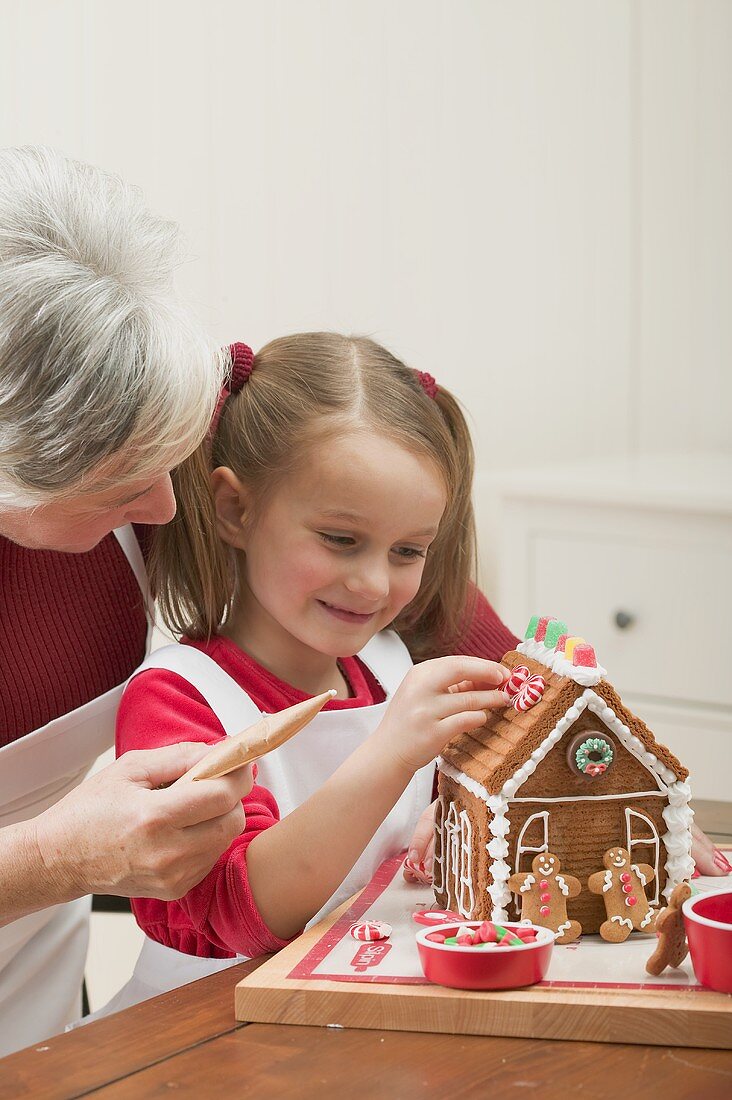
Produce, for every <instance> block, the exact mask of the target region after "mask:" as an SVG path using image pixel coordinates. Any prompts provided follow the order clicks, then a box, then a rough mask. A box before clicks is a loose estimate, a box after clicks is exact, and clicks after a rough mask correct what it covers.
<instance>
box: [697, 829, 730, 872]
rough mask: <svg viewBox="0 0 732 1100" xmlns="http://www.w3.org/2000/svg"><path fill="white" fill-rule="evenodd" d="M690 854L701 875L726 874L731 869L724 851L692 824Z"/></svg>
mask: <svg viewBox="0 0 732 1100" xmlns="http://www.w3.org/2000/svg"><path fill="white" fill-rule="evenodd" d="M691 854H692V856H693V857H694V862H695V863H696V866H697V870H698V871H699V873H700V874H702V875H728V874H729V873H730V871H731V870H732V867H730V864H729V861H728V860H727V857H726V856H725V854H724V852H721V851H720V850H719V848H717V847H716V845H715V844H714V842H713V841H711V840H710V839H709V837H708V836H707V835H706V833H703V832H702V830H701V829H700V828H699V826H698V825H694V824H692V826H691Z"/></svg>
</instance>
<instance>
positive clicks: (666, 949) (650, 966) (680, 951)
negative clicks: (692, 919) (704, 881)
mask: <svg viewBox="0 0 732 1100" xmlns="http://www.w3.org/2000/svg"><path fill="white" fill-rule="evenodd" d="M690 897H691V886H689V883H688V882H680V883H679V885H678V886H675V887H674V890H673V893H672V894H671V897H670V898H669V902H668V905H667V906H666V908H665V909H662V910H661V912H660V913H659V914H658V916H657V917H656V931H657V932H658V946H657V947H656V950H655V951H654V952H653V954H652V955H651V957H650V959H649V960H648V962H647V963H646V970H647V971H648V973H649V974H653V976H654V977H656V978H657V977H658V976H659V974H663V972H664V970H665V969H666V967H667V966H674V967H676V966H681V964H682V962H683V961H684V959H685V958H686V956H687V954H688V951H689V947H688V944H687V942H686V933H685V932H684V917H683V914H682V912H681V906H682V905H683V904H684V902H685V901H686V900H687V898H690Z"/></svg>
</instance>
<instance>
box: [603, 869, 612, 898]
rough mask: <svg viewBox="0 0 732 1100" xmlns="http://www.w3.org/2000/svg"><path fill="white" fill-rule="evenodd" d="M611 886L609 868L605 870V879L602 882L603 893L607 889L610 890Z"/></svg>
mask: <svg viewBox="0 0 732 1100" xmlns="http://www.w3.org/2000/svg"><path fill="white" fill-rule="evenodd" d="M612 888H613V873H612V871H611V870H607V871H606V872H605V881H604V882H603V884H602V892H603V894H606V893H607V892H608V890H612Z"/></svg>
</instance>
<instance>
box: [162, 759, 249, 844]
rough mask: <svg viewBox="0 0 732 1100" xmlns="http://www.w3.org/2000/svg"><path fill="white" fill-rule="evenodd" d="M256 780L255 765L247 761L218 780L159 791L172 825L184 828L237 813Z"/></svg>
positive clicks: (180, 785)
mask: <svg viewBox="0 0 732 1100" xmlns="http://www.w3.org/2000/svg"><path fill="white" fill-rule="evenodd" d="M253 783H254V779H253V776H252V766H251V764H247V765H246V766H245V767H243V768H237V770H236V771H233V772H229V774H228V775H222V776H220V777H219V778H218V779H201V780H199V781H198V782H197V783H175V784H174V785H173V786H172V787H168V788H167V789H166V790H164V791H159V792H156V794H158V795H159V797H160V799H161V802H164V805H165V811H166V813H167V815H168V821H169V823H170V825H172V826H173V827H174V828H178V829H183V828H190V827H191V826H192V825H198V824H200V823H201V822H205V821H212V820H215V819H217V818H221V817H225V816H226V815H227V814H230V813H231V812H232V811H234V812H236V811H237V807H238V808H239V809H241V800H242V799H243V798H246V796H247V795H248V794H249V792H250V791H251V789H252V786H253ZM242 816H243V815H242ZM242 823H243V822H242ZM239 831H241V830H239ZM234 835H235V836H236V835H238V834H236V833H235V834H234Z"/></svg>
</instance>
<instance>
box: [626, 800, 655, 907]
mask: <svg viewBox="0 0 732 1100" xmlns="http://www.w3.org/2000/svg"><path fill="white" fill-rule="evenodd" d="M625 831H626V844H625V847H626V848H627V849H628V852H629V853H630V861H631V863H648V864H650V866H651V867H652V868H653V871H654V876H655V877H654V879H653V882H652V883H650V882H649V883H648V886H647V887H646V897H647V898H648V901H649V902H650V904H651V905H654V906H655V905H658V900H659V897H660V889H661V886H660V882H659V878H660V876H659V862H660V849H661V843H660V840H659V836H658V830H657V829H656V826H655V824H654V822H653V821H652V820H651V818H650V817H648V816H647V815H646V814H644V813H642V812H641V811H640V810H631V808H630V806H626V807H625Z"/></svg>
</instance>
